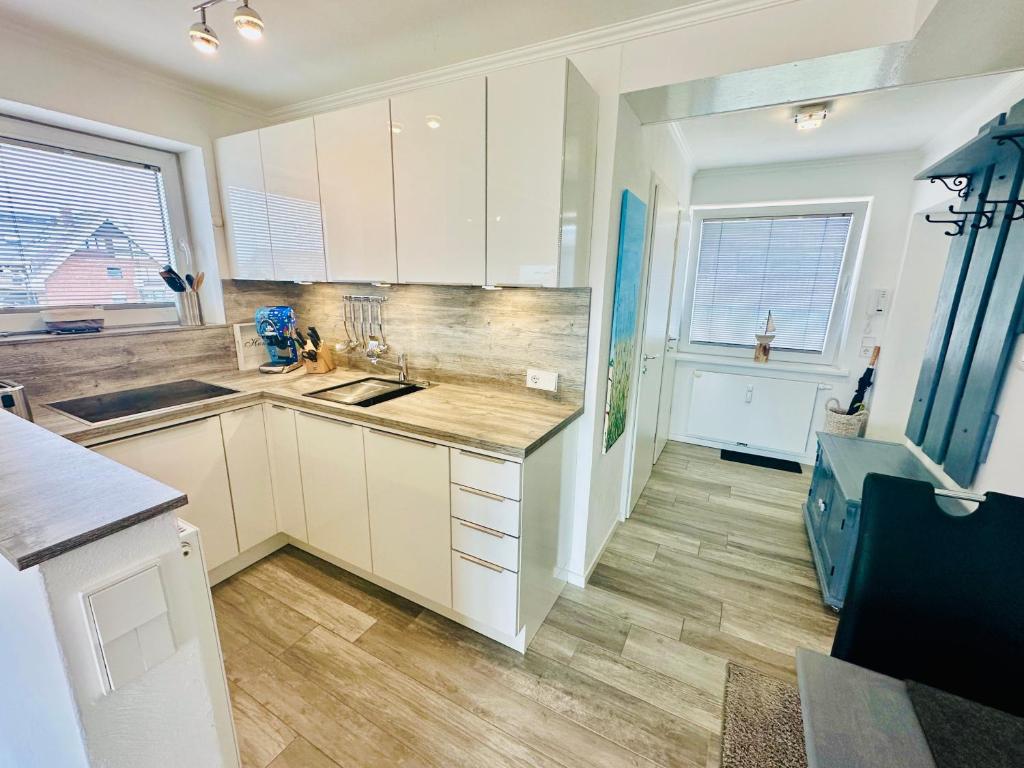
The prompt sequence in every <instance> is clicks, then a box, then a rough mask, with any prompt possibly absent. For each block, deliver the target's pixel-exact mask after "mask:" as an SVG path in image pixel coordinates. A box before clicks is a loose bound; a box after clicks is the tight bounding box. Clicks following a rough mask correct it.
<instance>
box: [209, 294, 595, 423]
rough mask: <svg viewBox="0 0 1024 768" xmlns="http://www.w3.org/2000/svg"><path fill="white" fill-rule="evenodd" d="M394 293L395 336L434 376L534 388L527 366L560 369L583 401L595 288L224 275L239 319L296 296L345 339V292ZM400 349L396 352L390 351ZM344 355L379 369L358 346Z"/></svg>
mask: <svg viewBox="0 0 1024 768" xmlns="http://www.w3.org/2000/svg"><path fill="white" fill-rule="evenodd" d="M346 294H359V295H380V296H387V297H388V300H387V302H385V303H384V321H385V330H386V332H387V338H388V343H389V344H390V345H391V348H392V349H393V350H394V351H395V352H396V353H397V352H405V353H406V354H407V355H408V357H409V372H410V375H411V376H414V377H416V378H425V379H430V380H434V381H459V382H474V381H479V382H481V383H487V384H489V385H491V386H501V387H503V388H507V389H518V390H522V389H524V388H525V378H526V369H527V368H528V367H529V368H539V369H541V370H546V371H557V372H558V394H557V397H558V398H559V399H562V400H567V401H570V402H579V403H582V402H583V387H584V379H585V376H586V364H587V327H588V322H589V315H590V289H589V288H567V289H558V290H555V289H540V288H506V289H505V290H501V291H485V290H483V289H481V288H470V287H452V286H430V285H396V286H392V287H391V288H375V287H373V286H371V285H350V284H345V285H342V284H336V283H315V284H313V285H297V284H294V283H277V282H258V281H249V280H225V281H224V306H225V311H226V312H227V318H228V322H229V323H238V322H251V321H252V316H253V313H254V312H255V310H256V308H257V307H259V306H263V305H267V304H289V305H291V306H292V307H294V308H295V313H296V315H297V316H298V318H299V323H300V324H301V325H302V327H303V328H305V327H306V326H308V325H315V326H316V327H317V330H319V331H320V335H321V336H323V337H324V339H325V340H329V341H341V340H344V339H345V331H344V326H343V325H342V322H341V297H342V296H344V295H346ZM389 356H390V355H389ZM338 361H339V363H341V364H344V365H348V366H350V367H357V368H365V369H366V370H368V371H371V370H376V371H378V372H381V373H383V374H384V375H392V372H391V371H388V370H386V369H380V368H378V369H374V368H373V366H372V364H371V363H369V362H368V361H366V359H365V357H364V356H362V355H360V354H358V353H354V354H349V355H348V356H344V355H343V356H340V357H339V360H338Z"/></svg>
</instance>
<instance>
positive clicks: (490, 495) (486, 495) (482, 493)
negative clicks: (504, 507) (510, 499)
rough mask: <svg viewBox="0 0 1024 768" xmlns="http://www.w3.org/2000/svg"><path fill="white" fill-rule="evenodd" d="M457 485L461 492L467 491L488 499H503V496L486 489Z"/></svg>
mask: <svg viewBox="0 0 1024 768" xmlns="http://www.w3.org/2000/svg"><path fill="white" fill-rule="evenodd" d="M457 487H458V489H459V490H460V491H462V492H463V493H469V494H472V495H473V496H482V497H483V498H485V499H490V500H491V501H505V497H504V496H498V495H497V494H494V493H488V492H487V491H478V490H477V489H476V488H463V487H462V486H461V485H460V486H457Z"/></svg>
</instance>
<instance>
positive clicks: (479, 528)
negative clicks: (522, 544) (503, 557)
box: [459, 520, 505, 539]
mask: <svg viewBox="0 0 1024 768" xmlns="http://www.w3.org/2000/svg"><path fill="white" fill-rule="evenodd" d="M459 525H461V526H462V527H464V528H471V529H472V530H474V531H480V533H486V534H487V535H488V536H493V537H494V538H496V539H504V538H505V534H504V533H502V532H501V531H492V530H491V529H490V528H484V527H483V526H482V525H477V524H476V523H467V522H466V521H465V520H459Z"/></svg>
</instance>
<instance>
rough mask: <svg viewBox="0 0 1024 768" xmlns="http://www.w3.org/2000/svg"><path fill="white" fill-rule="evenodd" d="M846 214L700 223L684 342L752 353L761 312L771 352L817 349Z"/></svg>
mask: <svg viewBox="0 0 1024 768" xmlns="http://www.w3.org/2000/svg"><path fill="white" fill-rule="evenodd" d="M851 221H852V214H849V213H842V214H828V215H808V216H778V217H762V218H742V219H741V218H737V219H705V220H704V221H703V222H702V223H701V231H700V247H699V250H698V260H697V275H696V279H695V281H694V291H693V313H692V317H691V321H690V341H691V343H694V344H716V345H733V346H745V347H752V346H754V344H755V339H754V334H756V333H763V332H764V327H765V322H766V320H767V317H768V312H769V310H770V311H771V313H772V321H773V323H774V324H775V341H774V342H773V343H772V346H773V347H774V348H776V349H786V350H793V351H799V352H816V353H820V352H822V351H823V350H824V348H825V339H826V337H827V335H828V328H829V323H830V321H831V319H832V309H833V306H834V305H835V296H836V288H837V286H838V284H839V277H840V274H841V272H842V268H843V259H844V256H845V253H846V244H847V242H848V239H849V234H850V223H851Z"/></svg>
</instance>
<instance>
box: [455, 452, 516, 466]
mask: <svg viewBox="0 0 1024 768" xmlns="http://www.w3.org/2000/svg"><path fill="white" fill-rule="evenodd" d="M459 453H461V454H462V455H463V456H472V457H473V458H474V459H482V460H483V461H489V462H491V463H492V464H504V463H505V460H504V459H497V458H495V457H494V456H484V455H483V454H480V453H470V452H469V451H459Z"/></svg>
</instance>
